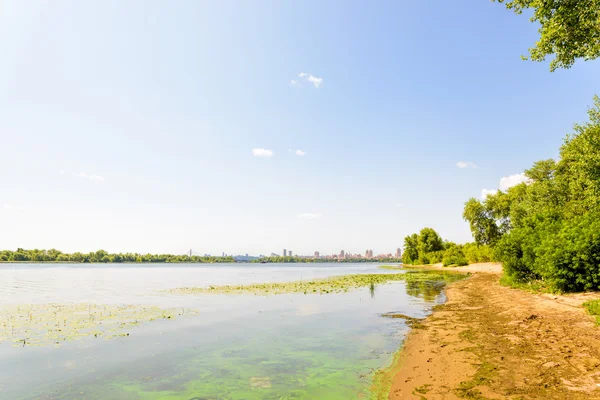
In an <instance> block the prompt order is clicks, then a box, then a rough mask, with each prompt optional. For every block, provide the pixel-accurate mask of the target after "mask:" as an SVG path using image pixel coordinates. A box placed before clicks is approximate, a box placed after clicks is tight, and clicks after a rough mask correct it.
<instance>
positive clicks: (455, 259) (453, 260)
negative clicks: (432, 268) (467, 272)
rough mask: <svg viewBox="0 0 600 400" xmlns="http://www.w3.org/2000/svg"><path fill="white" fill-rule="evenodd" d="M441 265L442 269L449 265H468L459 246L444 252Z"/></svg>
mask: <svg viewBox="0 0 600 400" xmlns="http://www.w3.org/2000/svg"><path fill="white" fill-rule="evenodd" d="M442 264H443V265H444V267H447V266H449V265H457V266H459V267H460V266H463V265H468V264H469V262H468V261H467V258H466V257H465V255H464V253H463V251H462V250H461V248H460V247H459V246H451V247H449V248H448V249H447V250H446V251H445V252H444V256H443V260H442Z"/></svg>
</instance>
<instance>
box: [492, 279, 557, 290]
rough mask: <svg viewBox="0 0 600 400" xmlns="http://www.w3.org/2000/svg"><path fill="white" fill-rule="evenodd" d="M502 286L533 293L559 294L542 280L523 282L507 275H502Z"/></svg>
mask: <svg viewBox="0 0 600 400" xmlns="http://www.w3.org/2000/svg"><path fill="white" fill-rule="evenodd" d="M500 284H501V285H502V286H508V287H510V288H513V289H520V290H525V291H527V292H531V293H558V292H557V291H556V290H553V289H552V288H550V287H549V286H548V284H547V283H545V282H544V281H540V280H535V281H528V282H521V281H518V280H516V279H514V278H512V277H510V276H508V275H506V274H502V276H501V277H500Z"/></svg>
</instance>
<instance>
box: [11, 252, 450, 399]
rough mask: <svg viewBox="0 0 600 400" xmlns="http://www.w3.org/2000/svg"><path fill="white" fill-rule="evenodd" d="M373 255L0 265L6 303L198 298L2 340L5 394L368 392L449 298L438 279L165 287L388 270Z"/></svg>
mask: <svg viewBox="0 0 600 400" xmlns="http://www.w3.org/2000/svg"><path fill="white" fill-rule="evenodd" d="M384 272H390V271H382V270H381V269H377V266H376V265H372V264H346V265H343V266H337V265H331V264H309V265H298V264H295V265H293V266H290V265H283V264H282V265H278V264H268V265H260V264H258V265H257V264H242V265H240V264H231V265H227V264H225V265H210V266H204V265H200V266H199V265H197V264H195V265H169V266H165V265H161V266H147V265H123V266H118V267H113V266H105V265H102V266H98V265H93V266H89V265H50V266H49V265H33V264H28V265H19V266H16V267H15V266H12V265H10V266H1V267H0V301H1V306H9V305H11V304H32V303H36V304H46V303H61V304H69V303H80V302H85V303H90V302H91V303H98V304H118V305H124V304H142V305H156V306H160V307H163V308H178V309H179V308H184V307H185V308H192V309H195V310H198V314H197V315H183V316H180V317H177V318H176V319H171V320H157V321H152V322H148V323H145V324H143V325H142V326H139V327H135V328H132V329H131V330H130V331H129V333H130V336H127V337H122V338H118V339H113V340H100V339H95V338H83V339H80V340H75V341H71V342H65V343H64V344H62V345H61V346H60V347H56V348H55V347H27V346H25V347H13V346H12V343H3V344H1V345H0V398H2V399H38V398H39V399H111V400H113V399H196V400H198V399H353V398H368V396H369V388H370V386H371V383H372V378H373V372H374V371H376V370H378V369H381V368H384V367H386V366H387V365H388V364H389V363H390V361H391V359H392V355H393V353H394V352H395V351H396V350H397V349H398V347H399V346H400V345H401V343H402V340H403V338H404V336H405V334H406V332H407V330H408V328H407V326H406V325H405V323H404V321H403V320H401V319H389V318H383V317H381V316H380V315H381V314H382V313H386V312H399V313H402V314H406V315H409V316H413V317H423V316H425V315H427V314H428V313H429V312H430V310H431V307H432V306H433V305H435V304H436V303H437V302H440V301H442V300H443V294H441V289H442V285H441V284H440V283H439V282H438V283H436V282H431V283H428V284H419V285H412V286H411V285H407V284H405V283H403V282H400V283H394V284H389V285H380V286H377V287H375V290H374V291H373V290H371V289H370V288H364V289H359V290H355V291H352V292H348V293H340V294H327V295H311V294H309V295H304V294H290V295H278V296H267V297H263V296H254V295H210V294H207V295H197V296H189V295H173V294H165V293H161V291H162V290H164V289H170V288H176V287H183V286H208V285H224V284H243V283H259V282H278V281H293V280H299V279H314V278H324V277H328V276H334V275H345V274H355V273H364V274H369V273H384Z"/></svg>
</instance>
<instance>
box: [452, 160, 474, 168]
mask: <svg viewBox="0 0 600 400" xmlns="http://www.w3.org/2000/svg"><path fill="white" fill-rule="evenodd" d="M456 166H457V167H458V168H461V169H462V168H477V165H476V164H475V163H472V162H471V161H459V162H457V163H456Z"/></svg>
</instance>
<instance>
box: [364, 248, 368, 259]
mask: <svg viewBox="0 0 600 400" xmlns="http://www.w3.org/2000/svg"><path fill="white" fill-rule="evenodd" d="M365 258H369V250H368V249H367V251H365Z"/></svg>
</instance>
